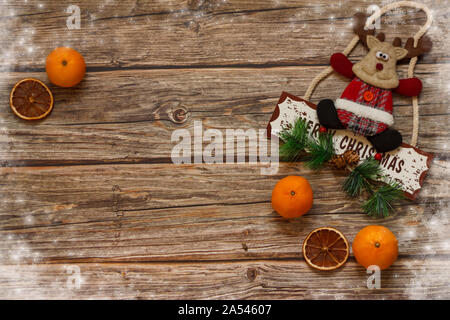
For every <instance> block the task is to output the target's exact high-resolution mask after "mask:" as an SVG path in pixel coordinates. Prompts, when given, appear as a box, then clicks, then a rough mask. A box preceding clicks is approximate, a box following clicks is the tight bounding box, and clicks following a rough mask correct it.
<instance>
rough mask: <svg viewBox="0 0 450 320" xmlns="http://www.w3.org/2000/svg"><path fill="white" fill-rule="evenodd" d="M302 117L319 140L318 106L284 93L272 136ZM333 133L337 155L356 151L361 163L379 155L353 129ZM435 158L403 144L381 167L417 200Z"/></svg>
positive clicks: (270, 126)
mask: <svg viewBox="0 0 450 320" xmlns="http://www.w3.org/2000/svg"><path fill="white" fill-rule="evenodd" d="M299 118H300V119H304V120H305V121H306V123H307V126H308V130H309V134H310V135H312V136H313V137H316V136H317V135H318V134H319V128H320V124H319V121H318V118H317V113H316V106H315V105H314V104H312V103H311V102H309V101H306V100H304V99H302V98H299V97H296V96H294V95H291V94H289V93H286V92H283V93H282V95H281V97H280V100H279V101H278V104H277V106H276V108H275V111H274V112H273V114H272V117H271V119H270V122H269V124H268V126H267V134H268V137H269V138H270V137H271V136H276V137H279V133H280V132H281V131H282V130H283V129H286V128H289V127H291V126H292V125H293V124H294V122H295V121H296V120H297V119H299ZM331 132H332V134H333V145H334V149H335V150H334V151H335V153H336V154H343V153H344V152H345V151H347V150H354V151H356V152H357V153H358V155H359V161H360V162H362V161H363V160H364V159H367V158H369V157H371V156H374V155H375V154H376V150H375V149H374V148H373V146H372V144H371V143H370V142H369V141H368V140H367V139H366V138H365V137H364V136H361V135H357V134H354V133H353V132H351V131H349V130H332V131H331ZM432 159H433V155H432V154H431V153H428V152H424V151H422V150H419V149H418V148H415V147H413V146H410V145H408V144H406V143H402V145H401V146H400V147H399V148H397V149H395V150H393V151H390V152H386V153H384V154H383V158H382V159H381V161H380V164H381V169H382V173H383V176H384V177H385V178H388V179H390V180H392V181H396V182H398V184H399V185H400V186H401V189H402V190H403V191H404V192H405V195H406V196H407V197H408V198H410V199H415V198H416V197H417V194H418V193H419V191H420V189H421V187H422V184H423V182H424V179H425V177H426V174H427V172H428V170H429V168H430V165H431V161H432Z"/></svg>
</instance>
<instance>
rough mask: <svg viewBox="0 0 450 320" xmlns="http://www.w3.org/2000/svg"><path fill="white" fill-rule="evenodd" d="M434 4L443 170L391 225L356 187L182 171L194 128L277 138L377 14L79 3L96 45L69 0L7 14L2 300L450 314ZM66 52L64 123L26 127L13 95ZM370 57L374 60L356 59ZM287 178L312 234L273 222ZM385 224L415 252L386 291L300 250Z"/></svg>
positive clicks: (443, 117) (217, 4) (438, 23)
mask: <svg viewBox="0 0 450 320" xmlns="http://www.w3.org/2000/svg"><path fill="white" fill-rule="evenodd" d="M424 2H425V3H426V4H427V5H429V6H430V7H431V9H432V10H433V15H434V18H435V21H434V24H433V27H432V29H431V30H430V32H429V35H430V37H431V38H432V40H433V43H434V47H433V50H432V51H431V52H430V53H429V54H427V55H426V56H424V57H423V58H421V59H420V60H419V64H418V65H417V68H416V75H417V76H418V77H419V78H421V79H422V80H423V83H424V90H423V92H422V94H421V95H420V97H419V104H420V132H419V147H420V148H421V149H423V150H424V151H429V152H433V153H435V155H436V157H435V160H434V161H433V163H432V168H431V170H430V172H429V175H428V177H427V179H426V181H425V185H424V189H423V190H422V191H421V193H420V194H419V197H418V199H417V200H416V201H414V202H413V201H409V200H408V201H407V200H405V201H402V202H400V203H399V204H398V205H397V206H396V213H395V214H394V215H393V216H391V217H389V218H387V219H384V220H380V219H374V218H370V217H367V216H365V215H363V214H362V213H361V211H360V208H359V205H360V202H359V201H358V200H357V199H353V200H352V199H348V198H346V197H345V195H344V193H343V192H342V190H341V183H342V181H343V180H344V178H345V175H344V174H343V173H342V172H336V171H332V170H330V169H328V168H327V169H324V170H322V171H320V172H312V171H310V170H308V169H306V168H305V167H304V166H303V165H302V163H281V164H280V167H279V170H278V173H277V174H275V175H272V176H265V175H262V174H261V168H262V165H258V164H246V163H239V164H223V165H219V164H216V165H207V164H191V165H174V164H173V163H172V160H171V158H170V155H171V150H172V148H173V146H174V145H175V142H171V134H172V132H173V131H174V130H175V129H188V130H189V131H190V132H191V133H193V126H194V121H201V123H202V125H203V128H204V129H205V130H206V129H219V130H221V131H222V132H223V133H225V130H226V129H227V128H231V129H238V128H241V129H263V128H265V127H266V125H267V122H268V120H269V118H270V116H271V114H272V112H273V110H274V108H275V104H276V102H277V101H278V98H279V96H280V94H281V92H282V91H287V92H290V93H292V94H295V95H298V96H301V95H302V94H303V93H304V92H305V91H306V88H307V86H308V85H309V82H310V81H311V80H312V79H313V78H314V76H315V75H316V74H318V73H319V72H321V71H322V70H323V69H324V68H325V67H326V66H327V65H328V60H329V56H330V55H331V54H332V53H333V52H337V51H341V50H342V49H343V48H344V47H345V46H346V44H347V42H348V41H350V39H351V38H352V36H353V34H352V31H351V26H350V22H351V17H352V15H353V14H354V13H355V12H356V11H357V10H360V11H364V10H366V7H367V5H368V3H367V2H366V1H360V0H348V1H342V2H339V1H338V2H335V1H327V0H319V1H314V2H312V3H311V1H306V0H283V1H271V0H262V1H257V2H255V1H251V0H232V1H230V0H227V1H222V0H217V1H216V0H173V1H163V0H158V1H134V0H125V1H107V0H105V1H103V2H95V1H88V0H80V1H77V3H76V4H77V5H79V6H80V8H81V15H82V21H81V23H82V25H81V26H82V27H81V29H80V30H68V29H67V27H66V19H67V17H68V15H69V14H68V13H66V8H67V7H68V6H69V5H70V4H73V3H71V2H70V1H56V0H51V1H45V2H44V1H43V2H41V4H42V7H40V6H39V3H38V2H34V1H28V2H27V3H24V2H23V1H17V2H15V1H9V2H8V3H7V4H2V7H1V16H0V26H1V27H2V30H4V32H3V34H2V35H1V36H0V48H4V49H3V51H1V54H0V88H2V90H0V100H1V101H4V104H3V107H2V108H0V165H1V167H0V201H1V205H0V298H6V299H27V298H28V299H30V298H49V299H57V298H80V299H88V298H100V299H103V298H113V299H174V298H185V299H237V298H241V299H262V298H270V299H408V298H426V299H445V298H447V299H448V298H450V291H449V287H450V278H449V277H448V274H449V258H450V246H449V245H448V240H447V234H448V232H449V231H450V221H449V219H448V213H449V210H448V209H449V205H450V203H449V184H450V182H449V181H450V162H449V157H450V154H449V152H450V149H449V148H450V147H449V145H448V140H449V132H448V125H449V123H450V122H449V119H450V117H449V110H450V109H449V107H448V105H449V103H450V92H449V90H448V81H449V80H450V76H449V75H450V63H449V46H448V40H447V34H448V25H449V22H450V21H449V20H450V19H449V16H450V11H449V10H450V9H449V7H448V4H447V3H446V1H440V0H437V1H434V0H429V1H428V0H427V1H424ZM372 3H375V4H380V5H381V4H382V3H384V2H382V1H372V2H371V4H372ZM403 13H404V12H403V11H399V12H394V13H393V14H391V15H390V16H388V17H386V18H384V19H383V20H382V26H383V29H382V31H384V32H386V33H387V36H388V40H390V39H392V38H394V36H400V37H402V38H403V39H406V38H407V37H409V36H412V35H413V33H414V32H415V30H417V29H418V25H419V24H423V23H424V15H423V13H416V12H409V14H408V16H407V17H406V18H405V19H400V17H401V16H402V14H403ZM61 45H67V46H72V47H74V48H76V49H78V50H79V51H80V52H81V53H82V54H83V55H84V57H85V59H86V61H87V66H88V73H87V74H86V78H85V79H84V80H83V82H82V83H81V84H80V85H78V86H76V87H74V88H71V89H63V88H57V87H55V86H52V85H50V89H51V90H52V92H53V93H54V97H55V107H54V110H53V111H52V113H51V114H50V116H49V117H48V118H46V119H44V120H42V121H39V122H35V123H29V122H25V121H21V120H20V119H17V118H16V117H15V116H14V115H13V114H12V112H11V111H10V109H9V106H8V103H7V101H8V98H9V91H10V89H11V88H12V86H13V85H14V83H15V82H17V81H18V80H20V79H23V78H25V77H35V78H38V79H41V80H44V82H46V83H48V82H49V81H48V79H47V77H46V75H45V66H44V61H45V57H46V55H47V54H48V53H49V52H50V51H51V50H52V49H53V48H55V47H57V46H61ZM30 48H31V49H30ZM365 52H366V51H365V49H363V48H362V47H361V46H358V47H357V48H356V49H355V51H354V52H353V53H352V54H351V56H350V58H351V59H352V60H353V61H356V60H358V59H359V58H361V57H362V56H363V55H364V54H365ZM406 68H407V65H405V64H402V65H401V66H400V68H399V69H400V75H401V76H405V74H406ZM347 83H348V81H347V80H345V79H344V78H342V77H340V76H338V75H336V74H333V75H331V76H330V77H329V78H328V79H327V80H325V81H324V82H323V83H321V84H320V85H319V87H318V88H317V90H316V92H315V94H314V95H313V98H312V102H318V101H319V100H320V99H323V98H336V97H338V96H339V95H340V94H341V93H342V91H343V89H344V88H345V86H346V84H347ZM394 106H395V107H394V116H395V121H396V124H395V126H396V127H397V128H398V129H399V130H400V131H401V132H402V133H403V135H404V138H405V140H406V141H407V142H408V141H409V140H410V135H411V128H412V110H411V102H410V99H409V98H406V97H401V96H398V95H395V96H394ZM179 110H183V111H186V112H187V114H186V115H185V117H186V120H185V121H181V122H182V123H178V122H177V121H176V120H177V119H176V114H177V112H178V111H179ZM246 153H247V151H246ZM286 175H302V176H304V177H306V178H307V179H308V180H309V181H310V182H311V185H312V186H313V190H314V193H315V196H314V206H313V209H312V210H311V212H310V213H308V214H307V215H305V216H304V217H302V218H301V219H296V220H292V221H288V220H284V219H282V218H280V217H279V216H278V215H277V214H276V213H275V212H274V211H273V210H272V208H271V205H270V196H271V191H272V188H273V186H274V185H275V184H276V182H277V181H278V180H279V179H281V178H282V177H284V176H286ZM368 224H382V225H385V226H387V227H389V228H390V229H391V230H392V231H393V232H394V233H395V234H396V236H397V237H398V239H399V249H400V256H399V259H398V260H397V261H396V263H395V264H394V265H393V267H392V268H390V269H389V270H387V271H385V272H383V273H382V283H381V286H382V288H381V289H380V290H369V289H367V286H366V280H367V274H366V272H365V270H364V269H363V268H362V267H360V266H358V265H357V264H356V261H355V260H354V258H353V257H352V256H351V257H350V260H349V262H348V263H347V264H346V265H345V266H344V267H343V268H342V269H340V270H338V271H336V272H332V273H323V272H316V271H314V270H312V269H310V268H309V267H308V266H307V265H306V263H305V261H304V260H303V257H302V255H301V248H300V246H301V243H302V241H303V239H304V237H305V236H306V235H307V234H308V233H309V231H311V230H312V229H313V228H316V227H319V226H325V225H326V226H333V227H337V228H339V229H340V230H341V231H342V232H343V233H344V234H345V235H346V236H347V237H348V239H349V240H350V241H351V240H352V239H353V237H354V236H355V235H356V233H357V232H358V230H359V229H361V228H362V227H364V226H366V225H368ZM74 270H75V271H76V270H79V271H80V277H81V278H80V279H81V282H80V287H79V288H77V287H73V286H72V284H73V283H72V284H71V283H70V281H71V279H72V280H73V275H74V273H73V272H74ZM68 281H69V282H68Z"/></svg>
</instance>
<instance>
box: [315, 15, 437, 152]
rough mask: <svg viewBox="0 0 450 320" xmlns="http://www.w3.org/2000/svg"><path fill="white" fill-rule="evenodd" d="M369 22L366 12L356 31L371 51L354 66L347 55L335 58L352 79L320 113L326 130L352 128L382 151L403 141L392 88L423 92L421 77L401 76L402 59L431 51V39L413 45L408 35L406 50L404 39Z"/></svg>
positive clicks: (319, 107) (358, 17)
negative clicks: (397, 127)
mask: <svg viewBox="0 0 450 320" xmlns="http://www.w3.org/2000/svg"><path fill="white" fill-rule="evenodd" d="M365 20H366V16H365V15H364V14H360V13H358V14H356V15H355V21H354V31H355V33H356V34H358V36H359V38H360V40H361V42H362V43H363V44H365V45H366V46H367V47H368V49H369V52H368V53H367V55H366V56H365V57H364V58H363V59H362V60H361V61H359V62H357V63H355V64H353V63H352V62H350V60H349V59H348V58H347V57H346V56H345V55H344V54H342V53H335V54H333V55H332V56H331V59H330V63H331V66H332V67H333V69H334V70H335V71H336V72H338V73H340V74H341V75H343V76H345V77H347V78H349V79H352V81H351V82H350V84H349V85H348V86H347V88H346V89H345V90H344V92H343V93H342V95H341V97H340V98H339V99H337V100H336V101H332V100H330V99H325V100H322V101H320V102H319V104H318V105H317V117H318V119H319V122H320V124H321V125H322V126H323V127H325V128H326V129H349V130H351V131H353V132H354V133H357V134H360V135H363V136H365V137H366V138H367V139H368V140H369V141H370V142H371V143H372V145H373V147H374V148H375V149H376V151H377V152H379V153H383V152H388V151H391V150H394V149H396V148H397V147H399V146H400V145H401V143H402V135H401V134H400V132H398V131H397V130H395V129H393V128H391V126H392V125H393V124H394V118H393V116H392V111H393V110H392V109H393V103H392V92H396V93H398V94H401V95H405V96H411V97H412V96H417V95H419V93H420V91H421V90H422V82H421V81H420V80H419V79H417V78H409V79H400V80H399V79H398V77H397V67H396V65H397V62H398V61H400V60H402V59H403V58H405V57H407V58H412V57H415V56H419V55H421V54H423V53H425V52H428V51H429V50H430V49H431V41H430V40H429V39H428V38H426V37H422V38H421V39H420V40H419V42H418V46H417V47H414V46H413V39H412V38H409V39H408V40H407V42H406V44H405V47H404V48H402V47H401V39H400V38H395V39H394V42H393V44H392V45H391V44H389V43H387V42H384V38H385V36H384V34H383V33H380V34H378V35H377V37H375V36H374V30H365V29H364V22H365Z"/></svg>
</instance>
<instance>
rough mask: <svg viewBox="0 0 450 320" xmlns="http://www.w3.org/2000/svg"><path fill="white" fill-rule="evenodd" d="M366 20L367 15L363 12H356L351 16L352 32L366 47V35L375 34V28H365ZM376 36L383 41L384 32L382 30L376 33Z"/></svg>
mask: <svg viewBox="0 0 450 320" xmlns="http://www.w3.org/2000/svg"><path fill="white" fill-rule="evenodd" d="M366 20H367V16H366V14H364V13H363V12H357V13H355V15H354V16H353V32H354V33H356V34H357V35H358V36H359V40H360V41H361V43H362V44H363V45H365V46H366V47H367V36H368V35H370V36H373V35H375V29H366V28H365V25H366ZM376 37H377V39H378V40H380V41H384V39H385V36H384V33H382V32H380V33H379V34H377V36H376Z"/></svg>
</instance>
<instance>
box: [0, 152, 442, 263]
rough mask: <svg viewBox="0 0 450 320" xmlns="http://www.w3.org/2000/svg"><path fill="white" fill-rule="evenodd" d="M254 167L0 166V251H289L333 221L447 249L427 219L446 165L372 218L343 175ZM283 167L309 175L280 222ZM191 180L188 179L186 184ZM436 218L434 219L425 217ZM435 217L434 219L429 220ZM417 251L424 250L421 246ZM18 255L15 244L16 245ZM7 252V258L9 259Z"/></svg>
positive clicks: (213, 255) (207, 254)
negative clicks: (267, 171) (311, 196)
mask: <svg viewBox="0 0 450 320" xmlns="http://www.w3.org/2000/svg"><path fill="white" fill-rule="evenodd" d="M259 169H260V168H259V167H258V166H254V165H202V166H194V165H190V166H188V165H185V166H174V165H122V166H75V167H56V168H3V169H1V170H0V172H1V173H2V175H1V180H0V181H1V183H0V198H1V199H3V203H2V207H1V209H0V217H1V219H0V229H2V230H1V231H0V237H1V238H2V241H0V255H1V256H4V257H5V258H4V259H3V260H4V261H7V260H8V261H10V263H13V262H14V259H13V258H14V256H15V254H16V251H17V250H15V249H12V248H20V246H21V245H24V246H26V248H27V250H31V251H30V252H35V253H36V254H37V256H33V255H31V254H28V255H24V256H23V257H22V259H23V260H24V261H26V262H32V261H34V259H38V261H40V260H42V261H44V262H49V261H68V262H69V261H73V262H77V261H78V262H80V261H141V260H142V261H168V260H169V261H173V260H225V259H255V258H257V259H262V258H292V257H297V256H298V254H299V250H300V247H299V246H300V243H301V241H302V239H303V238H304V237H305V236H306V235H307V233H308V232H309V231H311V230H312V229H313V228H315V227H319V226H322V225H331V226H336V227H338V228H339V229H341V230H342V231H343V232H345V233H346V234H347V235H348V236H349V238H350V239H352V238H353V236H354V235H355V234H356V232H357V231H358V230H359V229H360V228H361V226H364V225H368V224H372V223H382V224H384V225H387V226H389V228H391V229H392V230H393V231H394V232H395V233H397V234H398V235H399V239H400V242H401V252H402V254H405V255H417V254H419V255H421V254H424V250H425V249H424V247H426V246H432V248H433V250H434V251H433V252H435V253H440V254H442V253H448V250H449V248H448V246H447V247H445V246H444V245H443V244H442V243H441V242H440V241H441V240H439V239H438V238H434V232H437V230H438V229H436V230H432V229H430V226H429V220H430V219H434V220H436V219H437V220H439V225H438V226H439V230H446V229H448V219H447V220H445V219H441V218H445V214H442V212H441V210H444V211H445V209H442V208H445V207H446V206H445V204H446V203H448V194H447V192H446V190H448V183H449V179H448V173H449V171H448V164H446V163H445V162H440V161H436V163H435V164H434V166H433V168H432V170H431V172H430V176H429V177H428V179H427V181H426V183H425V187H424V190H423V191H422V193H421V194H420V203H421V204H417V203H415V202H410V201H404V202H402V203H401V204H400V205H399V207H398V212H397V214H395V215H394V216H393V217H391V218H389V219H385V220H377V219H373V218H370V217H367V216H365V215H364V214H362V213H361V212H360V210H359V207H358V206H359V202H358V201H356V200H355V201H351V200H349V199H347V198H346V197H345V195H344V193H343V192H342V191H341V190H340V188H341V187H340V186H341V183H342V181H343V178H344V175H343V174H339V173H335V172H332V171H330V170H324V171H321V172H319V173H314V172H311V171H309V170H307V169H305V168H303V166H301V165H298V164H297V165H296V164H283V165H282V166H281V167H280V170H279V172H278V174H277V175H274V176H262V175H260V170H259ZM290 174H297V175H303V176H305V177H306V178H308V179H309V180H310V182H311V184H312V187H313V190H314V192H315V202H314V207H313V209H312V210H311V212H310V213H309V214H308V215H306V216H305V217H303V218H302V219H298V220H293V221H290V222H289V221H286V220H284V219H281V218H280V217H278V215H277V214H276V213H274V212H273V210H272V208H271V206H270V195H271V190H272V188H273V186H274V185H275V183H276V182H277V181H278V179H280V178H281V177H284V176H286V175H290ZM193 186H195V187H194V188H193ZM434 215H437V216H434ZM438 217H440V218H438ZM425 251H426V250H425ZM19 252H20V251H19ZM6 257H10V258H9V259H8V258H6Z"/></svg>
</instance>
